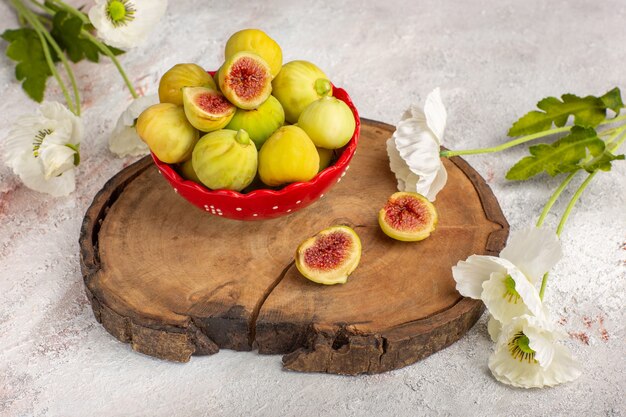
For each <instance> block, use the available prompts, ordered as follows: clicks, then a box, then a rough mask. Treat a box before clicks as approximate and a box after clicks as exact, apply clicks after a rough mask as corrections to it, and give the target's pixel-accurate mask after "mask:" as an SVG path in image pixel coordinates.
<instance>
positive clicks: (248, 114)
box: [226, 96, 285, 149]
mask: <svg viewBox="0 0 626 417" xmlns="http://www.w3.org/2000/svg"><path fill="white" fill-rule="evenodd" d="M283 124H285V112H284V111H283V107H282V106H281V105H280V103H279V102H278V100H276V98H275V97H273V96H269V98H268V99H267V100H265V103H263V104H261V105H260V106H259V108H257V109H254V110H243V109H237V111H236V112H235V115H234V116H233V118H232V119H231V120H230V123H228V125H226V129H232V130H239V129H244V130H245V131H246V132H248V134H249V135H250V139H252V140H253V141H254V144H255V145H256V148H257V149H261V146H263V144H264V143H265V141H266V140H267V138H269V137H270V136H271V135H272V133H274V132H275V131H276V129H278V128H279V127H281V126H282V125H283Z"/></svg>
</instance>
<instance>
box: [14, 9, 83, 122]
mask: <svg viewBox="0 0 626 417" xmlns="http://www.w3.org/2000/svg"><path fill="white" fill-rule="evenodd" d="M10 1H11V3H12V4H13V6H14V7H15V10H17V12H18V13H19V14H21V15H22V16H24V19H26V21H27V22H28V23H29V24H30V25H31V26H32V27H33V29H34V30H35V32H36V33H37V36H38V37H39V40H40V41H41V47H42V48H43V54H44V57H45V58H46V63H47V64H48V67H49V68H50V72H52V75H53V76H54V78H55V79H56V80H57V83H59V87H61V91H62V92H63V96H64V97H65V101H66V102H67V106H68V108H69V109H70V111H72V112H73V113H76V111H75V108H74V106H73V105H72V100H71V99H70V93H69V91H68V90H67V87H66V86H65V83H64V82H63V80H62V79H61V76H60V75H59V72H58V71H57V69H56V66H55V65H54V61H52V55H51V54H50V49H49V48H48V42H46V38H45V36H44V34H43V33H42V32H46V31H45V29H42V27H41V25H39V21H38V20H37V18H36V17H35V16H34V13H33V12H32V11H31V10H30V9H29V8H27V7H26V6H24V5H23V4H22V2H21V1H20V0H10Z"/></svg>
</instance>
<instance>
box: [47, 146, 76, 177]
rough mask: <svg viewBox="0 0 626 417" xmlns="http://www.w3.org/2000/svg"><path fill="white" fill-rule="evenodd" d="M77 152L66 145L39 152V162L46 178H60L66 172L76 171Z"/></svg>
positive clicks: (48, 147) (49, 147)
mask: <svg viewBox="0 0 626 417" xmlns="http://www.w3.org/2000/svg"><path fill="white" fill-rule="evenodd" d="M75 153H76V151H74V150H73V149H70V148H69V147H67V146H65V145H52V146H46V147H45V148H44V147H42V148H40V150H39V158H38V159H39V161H40V162H41V164H42V165H43V172H44V178H45V179H46V180H49V179H50V178H53V177H58V176H59V175H61V174H63V173H64V172H65V171H68V170H72V169H74V154H75Z"/></svg>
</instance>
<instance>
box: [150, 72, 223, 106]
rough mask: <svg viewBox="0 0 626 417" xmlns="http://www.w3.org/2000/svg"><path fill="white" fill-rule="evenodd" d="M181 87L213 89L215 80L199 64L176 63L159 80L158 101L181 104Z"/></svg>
mask: <svg viewBox="0 0 626 417" xmlns="http://www.w3.org/2000/svg"><path fill="white" fill-rule="evenodd" d="M183 87H209V88H212V89H214V90H215V82H214V81H213V78H211V76H210V75H209V74H208V73H207V72H206V71H205V70H204V69H203V68H202V67H201V66H199V65H196V64H176V65H174V66H173V67H172V68H170V69H169V70H168V71H167V72H166V73H165V74H163V76H162V77H161V80H159V101H161V103H172V104H176V105H177V106H182V105H183V92H182V89H183Z"/></svg>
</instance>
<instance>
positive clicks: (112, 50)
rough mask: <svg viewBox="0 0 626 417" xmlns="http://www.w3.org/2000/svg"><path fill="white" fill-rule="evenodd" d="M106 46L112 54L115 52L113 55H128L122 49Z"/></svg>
mask: <svg viewBox="0 0 626 417" xmlns="http://www.w3.org/2000/svg"><path fill="white" fill-rule="evenodd" d="M105 45H106V46H107V48H109V49H110V50H111V52H113V55H115V56H118V55H122V54H124V53H126V51H124V50H122V49H117V48H115V47H113V46H111V45H107V44H106V43H105Z"/></svg>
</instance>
